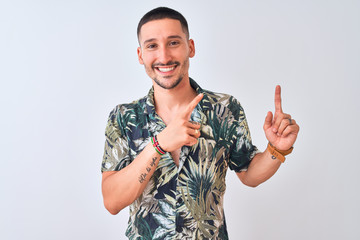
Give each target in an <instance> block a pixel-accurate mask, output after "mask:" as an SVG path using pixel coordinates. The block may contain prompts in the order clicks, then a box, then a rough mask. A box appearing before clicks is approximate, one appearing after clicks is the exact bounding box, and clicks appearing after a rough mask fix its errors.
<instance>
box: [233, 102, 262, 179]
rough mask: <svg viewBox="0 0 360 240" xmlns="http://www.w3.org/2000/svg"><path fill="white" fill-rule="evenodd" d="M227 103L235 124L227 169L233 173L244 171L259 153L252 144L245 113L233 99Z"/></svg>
mask: <svg viewBox="0 0 360 240" xmlns="http://www.w3.org/2000/svg"><path fill="white" fill-rule="evenodd" d="M229 102H230V104H229V110H230V111H231V112H232V114H233V117H234V124H236V130H235V131H234V132H235V133H234V136H233V139H234V141H233V145H232V147H231V151H230V160H229V168H230V169H231V170H234V171H235V172H240V171H246V170H247V168H248V166H249V164H250V162H251V160H252V159H253V158H254V156H255V155H256V154H257V153H258V152H259V151H258V149H257V147H256V146H254V145H253V144H252V141H251V136H250V130H249V126H248V123H247V120H246V117H245V112H244V110H243V108H242V107H241V105H240V103H239V102H238V101H237V100H236V99H235V98H233V97H231V98H230V100H229Z"/></svg>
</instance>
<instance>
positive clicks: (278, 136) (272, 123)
mask: <svg viewBox="0 0 360 240" xmlns="http://www.w3.org/2000/svg"><path fill="white" fill-rule="evenodd" d="M274 115H275V116H274V119H273V114H272V112H268V113H267V115H266V118H265V123H264V131H265V136H266V138H267V140H268V141H269V142H270V143H271V144H272V145H273V146H274V147H275V148H277V149H279V150H288V149H289V148H291V147H292V146H293V145H294V143H295V141H296V138H297V135H298V133H299V129H300V127H299V125H298V124H297V123H296V121H295V120H294V119H291V116H290V115H289V114H286V113H283V111H282V108H281V88H280V86H279V85H278V86H276V88H275V114H274Z"/></svg>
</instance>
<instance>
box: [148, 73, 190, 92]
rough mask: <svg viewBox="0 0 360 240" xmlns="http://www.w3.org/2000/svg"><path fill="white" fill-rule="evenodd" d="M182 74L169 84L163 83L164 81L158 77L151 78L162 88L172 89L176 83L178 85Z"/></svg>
mask: <svg viewBox="0 0 360 240" xmlns="http://www.w3.org/2000/svg"><path fill="white" fill-rule="evenodd" d="M183 78H184V76H180V77H179V78H178V79H176V81H175V82H173V83H172V84H171V85H170V86H168V85H166V84H164V82H161V81H159V79H157V78H153V80H154V82H155V83H156V84H157V85H159V86H160V87H162V88H164V89H167V90H169V89H173V88H175V87H176V86H177V85H179V83H180V82H181V81H182V80H183Z"/></svg>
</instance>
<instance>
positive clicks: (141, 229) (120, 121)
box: [101, 79, 257, 240]
mask: <svg viewBox="0 0 360 240" xmlns="http://www.w3.org/2000/svg"><path fill="white" fill-rule="evenodd" d="M190 84H191V86H192V87H193V88H194V89H195V90H196V91H197V92H198V93H203V94H204V97H203V99H202V100H201V101H200V103H199V104H198V105H197V106H196V108H195V109H194V111H193V112H192V114H191V117H190V120H191V121H196V122H199V123H200V124H201V128H200V132H201V136H200V137H199V139H198V142H197V144H195V145H193V146H191V147H188V146H183V147H182V148H181V153H180V159H179V166H176V165H175V163H174V160H173V159H172V157H171V154H170V153H166V154H165V155H163V156H161V158H160V160H159V164H158V166H157V168H156V170H155V172H154V174H153V175H152V177H151V178H150V181H149V182H148V184H147V186H146V188H145V190H144V192H143V193H142V194H141V195H140V197H139V198H138V199H136V200H135V201H134V202H133V203H132V204H131V205H130V206H129V208H130V217H129V222H128V228H127V230H126V236H127V237H128V238H129V239H136V240H137V239H143V240H145V239H146V240H147V239H149V240H150V239H152V240H156V239H165V240H170V239H221V240H225V239H228V234H227V230H226V222H225V216H224V209H223V199H224V198H223V197H224V193H225V189H226V184H225V176H226V172H227V169H228V168H230V169H231V170H234V171H236V172H239V171H245V170H246V169H247V167H248V165H249V163H250V161H251V159H252V158H253V157H254V156H255V154H256V153H257V148H256V147H255V146H254V145H252V142H251V137H250V132H249V128H248V124H247V121H246V118H245V114H244V111H243V108H242V107H241V105H240V103H239V102H238V101H237V100H236V99H235V98H234V97H233V96H230V95H227V94H220V93H213V92H210V91H207V90H203V89H202V88H201V87H200V86H199V85H198V84H197V83H196V82H195V81H194V80H193V79H190ZM165 127H166V126H165V123H164V122H163V121H162V120H161V118H160V117H159V116H158V115H157V114H156V112H155V108H154V91H153V88H152V89H150V91H149V94H148V95H147V96H145V97H143V98H141V99H139V100H137V101H134V102H132V103H130V104H122V105H118V106H117V107H115V109H114V110H113V111H112V112H111V113H110V116H109V119H108V123H107V127H106V132H105V136H106V142H105V151H104V157H103V162H102V168H101V170H102V172H104V171H119V170H121V169H122V168H124V167H126V166H127V165H129V164H130V163H131V161H133V160H134V159H135V158H136V156H137V155H138V154H139V153H140V152H141V151H142V150H143V149H144V148H145V146H146V145H147V144H148V143H149V142H150V141H151V140H150V138H151V137H152V136H154V135H156V134H159V133H160V132H161V131H162V130H163V129H164V128H165Z"/></svg>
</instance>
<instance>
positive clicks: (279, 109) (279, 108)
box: [275, 85, 282, 112]
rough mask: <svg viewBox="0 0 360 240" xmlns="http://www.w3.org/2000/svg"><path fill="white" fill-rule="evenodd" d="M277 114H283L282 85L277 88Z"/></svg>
mask: <svg viewBox="0 0 360 240" xmlns="http://www.w3.org/2000/svg"><path fill="white" fill-rule="evenodd" d="M275 112H282V107H281V87H280V85H277V86H276V88H275Z"/></svg>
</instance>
